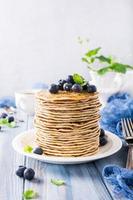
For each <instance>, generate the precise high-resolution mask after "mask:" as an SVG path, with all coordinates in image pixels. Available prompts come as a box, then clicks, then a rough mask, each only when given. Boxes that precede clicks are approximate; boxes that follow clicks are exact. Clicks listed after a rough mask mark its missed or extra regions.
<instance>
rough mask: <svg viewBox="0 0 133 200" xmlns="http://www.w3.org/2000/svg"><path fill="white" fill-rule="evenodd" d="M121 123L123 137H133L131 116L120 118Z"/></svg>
mask: <svg viewBox="0 0 133 200" xmlns="http://www.w3.org/2000/svg"><path fill="white" fill-rule="evenodd" d="M121 124H122V131H123V136H124V138H125V139H133V122H132V120H131V118H129V119H122V120H121Z"/></svg>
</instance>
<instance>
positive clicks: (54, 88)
mask: <svg viewBox="0 0 133 200" xmlns="http://www.w3.org/2000/svg"><path fill="white" fill-rule="evenodd" d="M58 90H59V86H58V85H56V84H51V86H50V88H49V92H50V93H52V94H56V93H57V92H58Z"/></svg>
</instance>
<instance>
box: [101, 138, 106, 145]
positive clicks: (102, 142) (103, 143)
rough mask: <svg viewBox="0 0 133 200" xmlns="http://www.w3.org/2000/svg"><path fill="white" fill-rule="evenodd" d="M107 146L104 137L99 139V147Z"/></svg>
mask: <svg viewBox="0 0 133 200" xmlns="http://www.w3.org/2000/svg"><path fill="white" fill-rule="evenodd" d="M105 144H107V138H106V137H100V146H104V145H105Z"/></svg>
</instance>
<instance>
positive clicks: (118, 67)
mask: <svg viewBox="0 0 133 200" xmlns="http://www.w3.org/2000/svg"><path fill="white" fill-rule="evenodd" d="M110 69H112V70H113V71H115V72H118V73H123V74H125V73H126V71H127V65H124V64H121V63H114V64H112V65H111V66H110Z"/></svg>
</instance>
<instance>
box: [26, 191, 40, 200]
mask: <svg viewBox="0 0 133 200" xmlns="http://www.w3.org/2000/svg"><path fill="white" fill-rule="evenodd" d="M23 197H24V199H25V200H27V199H33V198H36V197H37V192H35V191H34V190H32V189H29V190H26V191H25V192H24V193H23Z"/></svg>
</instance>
